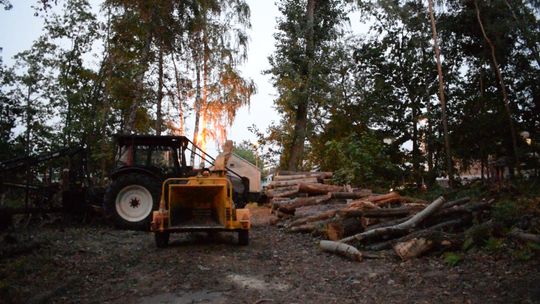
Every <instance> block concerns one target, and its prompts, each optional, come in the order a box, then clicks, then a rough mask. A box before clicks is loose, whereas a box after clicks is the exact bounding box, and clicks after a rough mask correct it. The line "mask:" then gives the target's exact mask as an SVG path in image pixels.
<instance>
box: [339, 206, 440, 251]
mask: <svg viewBox="0 0 540 304" xmlns="http://www.w3.org/2000/svg"><path fill="white" fill-rule="evenodd" d="M444 203H445V200H444V198H443V197H442V196H441V197H439V198H437V199H436V200H435V201H433V202H432V203H431V204H429V205H428V206H427V207H426V208H425V209H424V210H422V211H420V212H418V213H417V214H415V215H414V216H413V217H411V218H410V219H409V220H407V221H405V222H403V223H401V224H397V225H394V226H390V227H382V228H379V229H373V230H369V231H365V232H362V233H358V234H355V235H353V236H350V237H346V238H344V239H341V240H340V241H341V242H343V243H348V242H351V241H355V240H356V241H363V240H365V239H371V238H377V237H379V238H380V237H383V236H391V235H403V234H405V233H407V231H408V230H409V229H411V228H414V227H416V226H417V225H418V224H420V223H421V222H422V221H424V220H425V219H426V218H428V217H429V216H431V215H432V214H433V213H435V212H437V210H439V209H440V208H441V207H442V206H443V204H444Z"/></svg>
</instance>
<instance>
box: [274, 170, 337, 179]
mask: <svg viewBox="0 0 540 304" xmlns="http://www.w3.org/2000/svg"><path fill="white" fill-rule="evenodd" d="M283 175H305V176H316V177H321V178H331V177H332V176H333V175H334V174H333V173H332V172H305V171H285V170H284V171H279V172H278V174H277V175H276V176H283Z"/></svg>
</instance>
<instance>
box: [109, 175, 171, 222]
mask: <svg viewBox="0 0 540 304" xmlns="http://www.w3.org/2000/svg"><path fill="white" fill-rule="evenodd" d="M129 191H131V192H129ZM133 192H134V193H135V194H140V195H139V196H137V195H131V194H133ZM119 195H121V197H118V196H119ZM160 195H161V184H160V182H159V180H158V179H157V178H155V177H152V176H149V175H145V174H140V173H128V174H125V175H120V176H119V177H117V178H116V179H115V180H113V181H112V182H111V184H110V185H109V187H108V188H107V190H106V191H105V196H104V205H105V210H106V211H107V214H108V215H110V216H111V217H112V219H113V221H114V223H115V225H116V226H117V227H118V228H122V229H130V230H148V229H149V228H150V222H151V221H152V211H154V210H157V209H158V208H159V198H160ZM129 198H131V201H130V202H129V206H128V205H127V203H126V202H127V200H128V199H129ZM150 199H151V201H149V200H150ZM129 207H131V208H132V209H129ZM139 207H140V208H141V209H140V210H139V211H140V212H137V211H138V210H137V208H139ZM150 207H151V208H150ZM130 212H131V213H130ZM131 215H132V216H131Z"/></svg>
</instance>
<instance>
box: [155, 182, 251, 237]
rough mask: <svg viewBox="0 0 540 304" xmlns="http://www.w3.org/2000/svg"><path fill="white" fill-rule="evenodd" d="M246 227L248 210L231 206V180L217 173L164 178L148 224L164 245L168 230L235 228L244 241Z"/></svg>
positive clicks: (169, 231)
mask: <svg viewBox="0 0 540 304" xmlns="http://www.w3.org/2000/svg"><path fill="white" fill-rule="evenodd" d="M249 228H250V213H249V210H248V209H236V208H235V207H234V203H233V201H232V185H231V182H230V181H229V180H228V179H227V178H225V177H220V176H216V175H211V176H198V177H190V178H171V179H168V180H166V181H165V182H164V183H163V189H162V194H161V204H160V209H159V210H158V211H155V212H154V214H153V221H152V226H151V230H152V231H154V233H155V237H156V245H157V246H158V247H163V246H166V245H167V243H168V241H169V234H170V233H171V232H195V231H234V232H238V240H239V243H240V244H242V245H247V243H248V242H249Z"/></svg>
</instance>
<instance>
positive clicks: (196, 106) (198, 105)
mask: <svg viewBox="0 0 540 304" xmlns="http://www.w3.org/2000/svg"><path fill="white" fill-rule="evenodd" d="M194 59H195V74H196V76H195V81H196V86H195V104H194V106H193V108H194V112H195V113H194V114H195V122H194V127H193V149H192V151H191V157H190V165H191V166H195V149H196V148H195V147H196V146H197V144H198V135H199V121H200V119H201V103H202V101H201V62H200V57H199V56H198V55H195V58H194Z"/></svg>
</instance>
